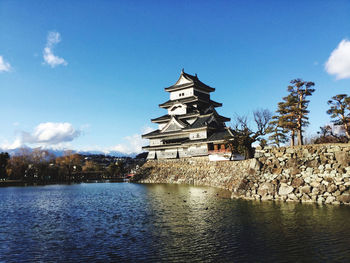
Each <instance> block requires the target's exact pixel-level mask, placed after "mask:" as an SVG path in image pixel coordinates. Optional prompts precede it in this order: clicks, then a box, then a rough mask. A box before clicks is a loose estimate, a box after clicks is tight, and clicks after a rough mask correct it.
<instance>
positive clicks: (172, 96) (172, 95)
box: [170, 88, 193, 100]
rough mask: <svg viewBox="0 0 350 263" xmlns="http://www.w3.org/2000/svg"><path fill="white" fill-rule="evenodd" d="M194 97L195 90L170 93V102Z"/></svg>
mask: <svg viewBox="0 0 350 263" xmlns="http://www.w3.org/2000/svg"><path fill="white" fill-rule="evenodd" d="M190 96H193V88H188V89H183V90H178V91H173V92H170V100H177V99H182V98H186V97H190Z"/></svg>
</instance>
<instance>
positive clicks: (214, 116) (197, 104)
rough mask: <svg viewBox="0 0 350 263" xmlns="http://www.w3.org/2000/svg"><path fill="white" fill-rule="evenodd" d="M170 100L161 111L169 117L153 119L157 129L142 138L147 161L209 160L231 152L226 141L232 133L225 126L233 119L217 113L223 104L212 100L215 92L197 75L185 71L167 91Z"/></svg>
mask: <svg viewBox="0 0 350 263" xmlns="http://www.w3.org/2000/svg"><path fill="white" fill-rule="evenodd" d="M165 91H167V92H169V93H170V99H169V100H168V101H166V102H164V103H162V104H159V107H160V108H164V109H166V110H167V111H168V113H167V114H165V115H163V116H161V117H158V118H155V119H152V120H151V121H152V122H153V123H157V124H158V129H157V130H155V131H152V132H150V133H147V134H144V135H142V138H146V139H149V146H145V147H143V149H144V150H147V151H148V152H149V153H148V157H147V159H170V158H183V157H194V156H207V155H210V154H211V153H213V154H216V153H225V152H229V150H228V149H226V148H225V140H226V139H227V138H230V137H231V136H232V133H231V131H230V129H229V128H228V127H226V124H225V122H228V121H230V118H226V117H224V116H221V115H219V114H218V112H217V111H216V108H217V107H221V106H222V104H221V103H219V102H216V101H213V100H211V99H210V93H211V92H213V91H215V89H214V88H212V87H210V86H208V85H206V84H204V83H203V82H201V81H200V80H199V79H198V77H197V74H196V75H195V76H193V75H190V74H187V73H185V72H184V70H182V72H181V74H180V77H179V79H178V80H177V81H176V83H175V84H174V85H172V86H170V87H167V88H165Z"/></svg>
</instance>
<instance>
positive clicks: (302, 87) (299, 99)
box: [273, 79, 315, 146]
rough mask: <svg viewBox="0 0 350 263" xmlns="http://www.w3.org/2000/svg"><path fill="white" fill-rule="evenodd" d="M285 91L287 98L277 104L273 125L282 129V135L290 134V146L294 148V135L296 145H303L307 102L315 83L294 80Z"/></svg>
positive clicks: (306, 122)
mask: <svg viewBox="0 0 350 263" xmlns="http://www.w3.org/2000/svg"><path fill="white" fill-rule="evenodd" d="M290 83H291V84H292V85H289V86H288V88H287V90H288V92H289V94H288V96H286V97H283V101H282V102H279V103H278V108H277V111H276V112H277V115H275V116H274V117H273V119H274V122H275V123H274V125H277V126H278V127H280V128H281V129H282V131H283V132H284V133H290V136H291V143H290V144H291V146H294V139H295V134H297V137H298V145H303V144H304V142H303V129H304V128H305V127H307V125H308V124H309V122H308V119H309V118H308V114H309V110H308V109H307V108H308V105H309V102H310V101H309V100H307V99H306V98H307V97H308V96H311V95H312V93H313V92H314V91H315V89H313V88H312V87H313V86H314V85H315V83H313V82H311V81H303V80H301V79H294V80H292V81H291V82H290Z"/></svg>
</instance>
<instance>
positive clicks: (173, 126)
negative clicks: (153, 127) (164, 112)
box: [160, 117, 185, 132]
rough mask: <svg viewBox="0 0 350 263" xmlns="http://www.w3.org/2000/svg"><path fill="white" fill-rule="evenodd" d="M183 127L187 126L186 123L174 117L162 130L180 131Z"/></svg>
mask: <svg viewBox="0 0 350 263" xmlns="http://www.w3.org/2000/svg"><path fill="white" fill-rule="evenodd" d="M183 128H185V125H184V124H183V123H182V122H181V123H180V122H179V121H178V120H176V119H175V118H174V117H172V118H171V119H170V121H169V122H168V123H167V124H166V125H165V126H164V128H163V129H162V130H161V131H160V132H170V131H179V130H181V129H183Z"/></svg>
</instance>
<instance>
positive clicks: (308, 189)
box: [300, 185, 311, 194]
mask: <svg viewBox="0 0 350 263" xmlns="http://www.w3.org/2000/svg"><path fill="white" fill-rule="evenodd" d="M300 192H301V193H303V194H309V193H310V192H311V187H310V186H309V185H305V186H303V187H301V188H300Z"/></svg>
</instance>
